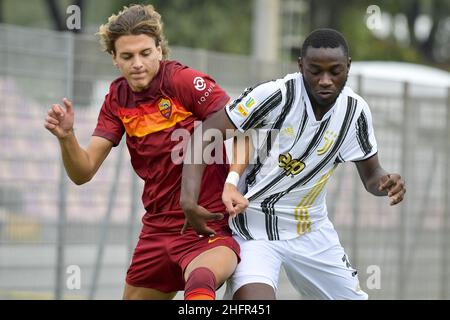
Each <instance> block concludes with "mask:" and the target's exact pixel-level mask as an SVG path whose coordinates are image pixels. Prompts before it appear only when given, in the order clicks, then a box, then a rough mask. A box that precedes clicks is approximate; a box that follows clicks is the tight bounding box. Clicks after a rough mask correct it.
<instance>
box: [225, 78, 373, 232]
mask: <svg viewBox="0 0 450 320" xmlns="http://www.w3.org/2000/svg"><path fill="white" fill-rule="evenodd" d="M226 112H227V115H228V117H229V118H230V120H231V121H232V122H233V123H234V125H235V126H236V128H237V129H239V130H240V131H242V132H244V131H245V132H249V133H252V135H251V136H252V141H253V145H254V146H255V148H256V150H255V152H254V155H255V157H254V159H253V161H252V164H251V165H249V166H248V167H247V169H246V171H245V173H244V174H243V176H242V177H241V181H240V184H239V189H240V190H241V191H242V192H243V193H244V195H245V197H246V198H247V199H249V202H250V205H249V207H248V208H247V210H246V212H245V214H239V215H238V216H237V217H236V218H234V219H230V227H231V228H232V229H233V231H234V232H236V233H238V234H239V235H241V236H242V237H243V238H245V239H268V240H283V239H290V238H294V237H297V236H299V235H302V234H304V233H306V232H310V231H312V230H315V229H318V228H319V227H320V226H321V224H322V223H323V222H325V221H326V220H327V207H326V201H325V196H326V188H325V186H326V184H327V182H328V180H329V178H330V177H331V176H332V173H333V170H334V169H335V168H336V166H337V165H338V164H339V163H342V162H346V161H359V160H364V159H368V158H370V157H371V156H373V155H374V154H376V153H377V143H376V140H375V135H374V130H373V126H372V115H371V113H370V110H369V107H368V105H367V103H366V102H365V101H364V99H362V98H361V97H360V96H358V95H357V94H355V93H354V92H353V91H352V89H350V88H349V87H345V88H344V89H343V91H342V92H341V94H340V95H339V97H338V99H337V100H336V103H335V104H334V106H333V107H332V108H331V109H330V110H329V111H328V112H327V113H326V114H325V116H324V117H323V118H322V119H321V120H320V121H317V120H316V118H315V115H314V112H313V109H312V106H311V103H310V101H309V98H308V94H307V93H306V90H305V87H304V83H303V79H302V75H301V74H300V73H295V74H288V75H287V76H286V77H284V78H283V79H278V80H275V81H270V82H266V83H263V84H261V85H258V86H257V87H255V88H250V89H246V90H245V91H244V93H243V94H242V95H241V96H240V97H239V98H237V99H236V100H234V101H233V102H232V103H231V104H229V105H227V107H226Z"/></svg>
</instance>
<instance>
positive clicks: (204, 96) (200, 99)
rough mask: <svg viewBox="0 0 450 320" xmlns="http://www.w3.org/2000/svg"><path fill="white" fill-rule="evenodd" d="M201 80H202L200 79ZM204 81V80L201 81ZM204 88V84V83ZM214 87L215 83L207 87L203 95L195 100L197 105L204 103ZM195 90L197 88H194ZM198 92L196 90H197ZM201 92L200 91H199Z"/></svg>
mask: <svg viewBox="0 0 450 320" xmlns="http://www.w3.org/2000/svg"><path fill="white" fill-rule="evenodd" d="M198 78H199V77H198ZM202 80H203V79H202ZM203 81H204V80H203ZM205 87H206V82H205ZM215 87H216V84H215V83H211V85H210V86H209V87H208V89H207V90H206V91H205V92H204V93H203V95H202V96H201V97H200V98H199V99H198V100H197V103H198V104H200V105H201V104H202V103H203V102H205V101H206V99H207V98H208V97H209V96H210V95H211V94H212V91H213V89H214V88H215ZM196 89H197V88H196ZM197 90H198V89H197ZM203 90H204V89H203ZM199 91H201V90H199Z"/></svg>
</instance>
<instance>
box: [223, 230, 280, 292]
mask: <svg viewBox="0 0 450 320" xmlns="http://www.w3.org/2000/svg"><path fill="white" fill-rule="evenodd" d="M235 239H236V240H237V241H238V243H239V245H240V247H241V262H240V263H239V264H238V266H237V267H236V270H235V272H234V274H233V275H232V277H231V278H230V279H229V280H228V282H227V291H226V294H225V299H231V298H232V297H233V296H234V295H235V293H236V292H237V291H238V290H239V289H240V288H244V286H245V288H244V289H242V290H241V292H240V293H239V294H238V295H236V297H237V298H239V299H259V298H262V297H259V296H258V297H257V296H256V295H257V294H258V292H256V291H251V290H247V289H248V288H252V287H249V285H251V284H261V286H259V288H260V289H262V290H264V293H263V292H260V293H263V295H264V297H266V298H265V299H271V298H270V296H271V295H272V296H273V295H274V293H275V291H276V289H277V287H278V278H279V274H280V267H281V262H282V258H281V257H280V255H279V254H278V253H277V250H275V249H274V246H275V245H276V242H277V241H266V240H249V241H246V240H243V239H242V238H239V237H238V236H236V237H235Z"/></svg>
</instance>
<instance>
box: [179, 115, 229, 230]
mask: <svg viewBox="0 0 450 320" xmlns="http://www.w3.org/2000/svg"><path fill="white" fill-rule="evenodd" d="M210 129H216V130H217V129H218V130H219V131H220V132H221V133H222V137H223V138H224V139H225V132H226V130H227V129H235V127H234V125H233V124H232V123H231V122H230V120H229V119H228V116H227V115H226V113H225V109H221V110H219V111H217V112H215V113H214V114H212V115H211V116H210V117H208V118H207V119H206V120H205V121H204V122H203V123H202V125H201V126H197V127H196V129H195V130H194V132H193V133H192V135H191V137H190V139H189V141H188V144H187V147H186V155H185V157H184V164H183V174H182V182H181V195H180V205H181V208H182V209H183V211H184V215H185V217H186V221H185V224H184V226H183V229H182V230H181V232H182V233H183V232H184V231H185V230H186V228H187V226H188V225H191V226H192V228H193V229H194V230H195V231H196V232H197V233H198V234H200V235H212V234H214V231H213V230H212V229H211V228H209V227H208V226H207V224H206V222H207V221H208V220H220V219H223V214H222V213H211V212H208V211H207V210H206V209H205V208H203V207H201V206H199V205H198V204H197V201H198V197H199V193H200V184H201V180H202V177H203V171H204V170H205V167H206V163H205V159H203V157H201V158H202V159H201V163H194V161H190V160H191V159H194V156H193V155H194V154H201V155H203V154H204V153H203V151H204V150H205V148H206V146H208V145H209V144H210V143H211V142H210V141H209V140H207V139H203V133H204V132H206V131H208V130H210ZM213 143H217V144H220V147H222V143H223V140H222V141H218V139H215V140H214V142H213Z"/></svg>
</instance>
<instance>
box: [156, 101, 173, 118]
mask: <svg viewBox="0 0 450 320" xmlns="http://www.w3.org/2000/svg"><path fill="white" fill-rule="evenodd" d="M158 107H159V112H161V115H162V116H163V117H164V118H166V119H170V116H171V114H172V103H171V102H170V100H169V99H161V101H159V104H158Z"/></svg>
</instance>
